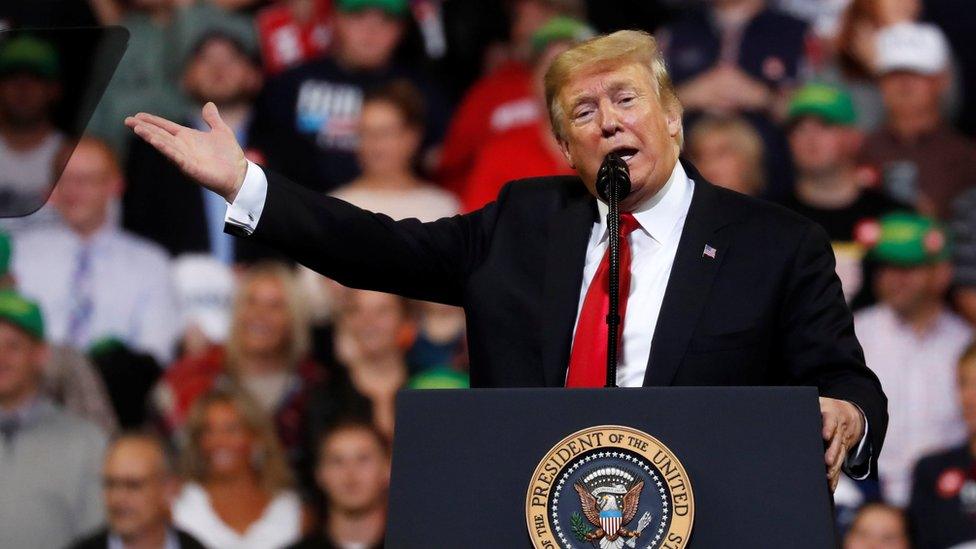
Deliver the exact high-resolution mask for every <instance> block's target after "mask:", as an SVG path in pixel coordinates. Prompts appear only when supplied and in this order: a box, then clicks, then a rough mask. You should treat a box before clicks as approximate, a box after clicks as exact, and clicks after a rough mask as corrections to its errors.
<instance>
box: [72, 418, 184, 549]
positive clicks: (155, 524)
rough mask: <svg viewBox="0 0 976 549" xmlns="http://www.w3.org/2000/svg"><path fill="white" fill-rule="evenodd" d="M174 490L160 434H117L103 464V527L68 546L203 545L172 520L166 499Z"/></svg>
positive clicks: (86, 548)
mask: <svg viewBox="0 0 976 549" xmlns="http://www.w3.org/2000/svg"><path fill="white" fill-rule="evenodd" d="M178 490H179V480H178V479H177V477H176V471H175V467H174V464H173V460H172V459H171V458H170V457H169V455H168V452H167V449H166V446H165V443H164V442H163V441H162V440H160V439H158V438H156V437H155V436H153V435H148V434H141V433H126V434H123V435H121V436H119V437H118V438H116V439H115V440H113V441H112V443H111V445H110V446H109V448H108V450H107V451H106V453H105V462H104V465H103V466H102V493H103V494H104V498H105V515H106V519H107V523H108V524H107V527H105V528H102V529H101V530H99V531H98V532H95V533H93V534H91V535H90V536H88V537H86V538H85V539H82V540H79V541H78V542H76V543H75V544H74V545H72V546H71V549H118V548H131V549H135V548H143V547H144V548H147V549H148V548H157V547H158V548H165V549H203V545H201V544H200V542H199V541H197V540H196V539H195V538H193V537H192V536H191V535H190V534H187V533H186V532H183V531H180V530H177V529H176V528H174V527H173V525H172V522H171V519H170V505H171V504H172V501H173V499H175V497H176V494H177V491H178Z"/></svg>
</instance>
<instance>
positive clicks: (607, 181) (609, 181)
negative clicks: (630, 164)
mask: <svg viewBox="0 0 976 549" xmlns="http://www.w3.org/2000/svg"><path fill="white" fill-rule="evenodd" d="M612 185H616V191H617V193H616V194H617V196H616V198H617V200H623V199H624V198H627V195H628V194H630V170H629V169H628V168H627V162H626V161H624V159H623V158H621V157H620V155H619V154H617V153H616V152H609V153H607V156H606V157H605V158H604V159H603V163H602V164H600V170H599V171H598V172H597V174H596V192H597V194H598V195H600V198H602V199H603V200H604V202H610V200H611V192H610V189H611V186H612Z"/></svg>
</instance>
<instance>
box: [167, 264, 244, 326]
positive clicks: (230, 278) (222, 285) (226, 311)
mask: <svg viewBox="0 0 976 549" xmlns="http://www.w3.org/2000/svg"><path fill="white" fill-rule="evenodd" d="M173 279H174V285H175V287H176V295H177V299H178V300H179V304H180V311H181V312H182V316H183V326H184V329H186V327H187V326H189V325H191V324H195V325H196V326H197V327H199V328H200V329H201V330H202V331H203V333H204V335H206V336H207V339H209V340H210V341H212V342H214V343H223V342H224V340H226V339H227V333H228V331H229V330H230V314H231V304H232V302H233V299H234V286H235V281H234V273H233V272H232V271H231V268H230V267H229V266H227V265H225V264H223V263H221V262H220V261H218V260H217V259H215V258H213V257H212V256H209V255H205V254H184V255H181V256H179V257H178V258H177V259H176V260H175V261H174V262H173Z"/></svg>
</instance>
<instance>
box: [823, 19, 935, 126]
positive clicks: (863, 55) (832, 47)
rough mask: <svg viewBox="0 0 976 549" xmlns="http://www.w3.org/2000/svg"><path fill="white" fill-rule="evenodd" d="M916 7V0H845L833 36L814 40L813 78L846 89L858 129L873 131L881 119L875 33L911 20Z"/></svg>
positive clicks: (881, 102)
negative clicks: (845, 3) (838, 24)
mask: <svg viewBox="0 0 976 549" xmlns="http://www.w3.org/2000/svg"><path fill="white" fill-rule="evenodd" d="M920 8H921V3H920V2H919V0H852V1H849V4H848V5H847V8H846V10H845V11H844V13H843V15H842V16H841V21H840V27H839V29H838V32H837V35H836V36H835V37H834V38H833V39H832V40H831V39H826V40H821V41H819V42H817V43H816V48H815V49H816V56H815V58H814V59H811V62H812V65H813V69H814V71H815V72H816V75H817V78H818V79H820V80H824V81H827V82H831V83H834V84H838V85H842V86H844V87H845V88H847V90H849V91H850V93H851V98H852V100H853V101H854V106H855V107H856V110H857V114H858V117H857V122H856V124H857V127H858V128H860V129H861V130H862V131H866V132H871V131H875V130H877V129H878V127H879V126H880V125H881V122H882V120H883V119H884V102H883V100H882V98H881V92H880V90H878V85H877V81H876V74H877V68H878V55H877V46H876V41H877V35H878V33H879V32H880V31H881V30H882V29H883V28H885V27H890V26H892V25H897V24H899V23H908V22H912V21H915V20H916V19H917V18H918V15H919V10H920Z"/></svg>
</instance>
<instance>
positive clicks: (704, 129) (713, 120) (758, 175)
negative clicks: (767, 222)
mask: <svg viewBox="0 0 976 549" xmlns="http://www.w3.org/2000/svg"><path fill="white" fill-rule="evenodd" d="M710 134H724V135H726V136H728V137H729V138H731V141H732V143H733V144H734V145H735V149H736V152H738V153H739V154H741V155H742V156H744V157H745V158H746V160H747V161H748V163H749V171H748V173H746V180H747V181H749V182H750V183H752V184H753V190H754V191H757V192H758V191H760V190H762V189H763V187H765V186H766V170H765V167H764V165H763V157H764V156H765V152H764V151H765V145H764V144H763V140H762V137H760V136H759V132H757V131H756V130H755V129H754V128H753V127H752V126H751V125H750V124H749V123H748V122H746V121H745V119H743V118H742V117H739V116H720V115H705V116H703V117H701V118H700V119H699V120H698V121H697V122H695V124H694V125H693V126H692V127H691V131H690V132H689V134H688V148H689V151H688V152H689V153H691V155H692V161H693V162H694V161H695V158H693V157H694V154H695V147H696V145H697V144H698V143H699V141H700V140H701V139H702V138H704V137H705V136H706V135H710Z"/></svg>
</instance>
